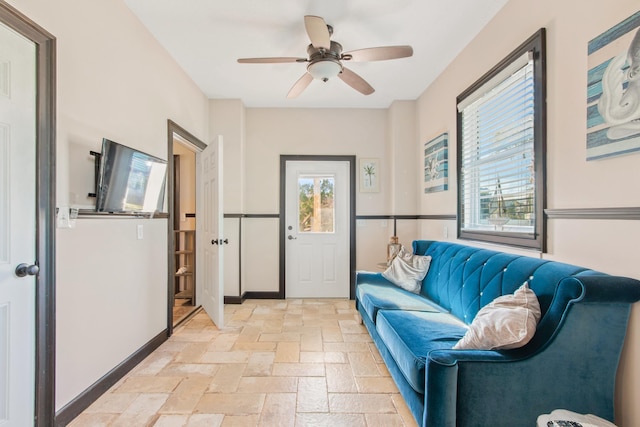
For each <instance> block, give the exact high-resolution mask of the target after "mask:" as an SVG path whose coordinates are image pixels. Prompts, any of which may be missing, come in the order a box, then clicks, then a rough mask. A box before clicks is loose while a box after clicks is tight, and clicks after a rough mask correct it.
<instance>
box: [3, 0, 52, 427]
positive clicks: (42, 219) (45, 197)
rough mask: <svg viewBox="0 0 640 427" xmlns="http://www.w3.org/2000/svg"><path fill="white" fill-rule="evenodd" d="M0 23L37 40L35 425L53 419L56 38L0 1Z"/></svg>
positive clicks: (32, 39)
mask: <svg viewBox="0 0 640 427" xmlns="http://www.w3.org/2000/svg"><path fill="white" fill-rule="evenodd" d="M0 22H2V23H3V24H5V25H6V26H8V27H10V28H12V29H13V30H15V31H16V32H18V33H19V34H21V35H23V36H24V37H26V38H28V39H29V40H31V41H32V42H33V43H34V44H35V45H36V85H37V89H36V93H37V96H36V153H37V154H36V159H35V162H36V211H37V213H36V218H35V220H36V260H35V261H36V263H37V264H38V266H39V267H40V274H39V275H38V277H37V278H36V301H35V305H36V307H35V312H36V321H35V326H36V331H35V335H36V343H35V353H36V354H35V367H34V369H35V384H34V387H35V413H34V425H35V426H37V427H44V426H51V425H53V422H54V420H55V366H56V364H55V333H56V323H55V321H56V317H55V289H56V284H55V280H56V271H55V269H56V238H55V231H56V229H55V208H56V207H55V203H56V72H55V70H56V39H55V37H54V36H52V35H51V34H50V33H49V32H47V31H46V30H44V29H43V28H42V27H40V26H39V25H37V24H36V23H34V22H33V21H31V20H30V19H29V18H27V17H26V16H25V15H23V14H22V13H20V12H19V11H18V10H16V9H14V8H13V7H12V6H10V5H9V4H7V3H6V2H4V1H1V0H0Z"/></svg>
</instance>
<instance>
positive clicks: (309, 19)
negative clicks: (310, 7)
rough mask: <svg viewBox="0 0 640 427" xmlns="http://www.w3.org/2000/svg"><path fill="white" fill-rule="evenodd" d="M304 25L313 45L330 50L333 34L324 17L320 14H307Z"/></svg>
mask: <svg viewBox="0 0 640 427" xmlns="http://www.w3.org/2000/svg"><path fill="white" fill-rule="evenodd" d="M304 27H305V28H306V30H307V34H308V35H309V40H311V44H312V45H313V47H315V48H316V49H320V48H324V49H326V50H329V48H330V47H331V40H330V39H331V34H330V33H329V28H328V27H327V23H326V22H324V19H322V18H321V17H319V16H313V15H306V16H305V17H304Z"/></svg>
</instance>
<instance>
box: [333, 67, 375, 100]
mask: <svg viewBox="0 0 640 427" xmlns="http://www.w3.org/2000/svg"><path fill="white" fill-rule="evenodd" d="M338 77H340V80H342V81H343V82H345V83H346V84H348V85H349V86H351V87H352V88H354V89H355V90H357V91H358V92H360V93H361V94H363V95H371V94H372V93H373V92H375V89H374V88H372V87H371V85H370V84H369V83H367V82H366V81H365V80H364V79H363V78H362V77H360V76H359V75H357V74H356V73H354V72H353V71H351V70H350V69H348V68H346V67H342V72H341V73H340V74H338Z"/></svg>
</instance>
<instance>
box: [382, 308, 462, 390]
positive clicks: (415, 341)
mask: <svg viewBox="0 0 640 427" xmlns="http://www.w3.org/2000/svg"><path fill="white" fill-rule="evenodd" d="M376 331H377V332H378V334H379V335H380V338H381V339H382V341H383V342H384V343H385V345H386V347H387V349H388V350H389V353H391V356H392V357H393V359H394V360H395V362H396V363H397V365H398V368H399V369H400V371H401V372H402V375H403V376H404V377H405V379H406V380H407V382H408V383H409V384H410V385H411V387H412V388H413V389H414V390H415V391H416V392H418V393H420V394H424V392H425V361H426V359H427V356H428V355H429V352H431V351H432V350H442V349H451V348H452V347H453V346H454V344H455V343H456V342H458V340H459V339H460V338H462V336H463V335H464V334H465V332H466V331H467V326H466V325H465V324H464V323H463V322H462V321H460V320H459V319H458V318H457V317H455V316H453V315H451V314H447V313H435V312H419V311H400V310H380V311H379V312H378V319H377V323H376Z"/></svg>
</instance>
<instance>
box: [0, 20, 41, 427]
mask: <svg viewBox="0 0 640 427" xmlns="http://www.w3.org/2000/svg"><path fill="white" fill-rule="evenodd" d="M35 115H36V49H35V45H34V43H33V42H31V41H30V40H27V39H26V38H24V37H22V36H21V35H19V34H17V33H15V32H14V31H13V30H11V29H9V28H7V27H6V26H4V25H2V24H0V425H2V426H26V425H32V424H33V417H34V391H35V389H34V384H35V286H36V279H35V276H32V275H27V276H25V277H17V276H16V274H15V271H16V267H17V265H19V264H22V263H26V264H28V265H35V262H36V259H35V258H36V246H35V245H36V179H35V178H36V171H35V164H36V161H35V159H36V130H35V123H36V120H35Z"/></svg>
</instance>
